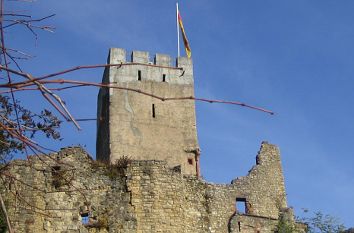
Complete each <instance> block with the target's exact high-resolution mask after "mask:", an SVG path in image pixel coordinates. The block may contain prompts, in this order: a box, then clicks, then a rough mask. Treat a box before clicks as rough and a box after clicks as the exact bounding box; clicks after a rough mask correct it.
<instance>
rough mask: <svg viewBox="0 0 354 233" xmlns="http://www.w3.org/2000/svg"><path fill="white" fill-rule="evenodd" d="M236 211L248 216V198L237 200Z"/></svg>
mask: <svg viewBox="0 0 354 233" xmlns="http://www.w3.org/2000/svg"><path fill="white" fill-rule="evenodd" d="M236 211H237V213H238V214H247V206H246V198H240V197H238V198H236Z"/></svg>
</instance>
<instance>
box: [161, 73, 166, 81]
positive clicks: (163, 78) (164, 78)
mask: <svg viewBox="0 0 354 233" xmlns="http://www.w3.org/2000/svg"><path fill="white" fill-rule="evenodd" d="M162 82H166V74H163V75H162Z"/></svg>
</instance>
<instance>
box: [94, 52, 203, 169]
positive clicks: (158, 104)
mask: <svg viewBox="0 0 354 233" xmlns="http://www.w3.org/2000/svg"><path fill="white" fill-rule="evenodd" d="M108 60H109V64H120V63H122V64H124V65H122V66H119V67H110V68H107V69H106V71H105V74H104V78H103V81H104V82H105V83H115V84H116V85H118V86H120V87H125V88H132V89H136V90H141V91H143V92H146V93H149V94H152V95H156V96H159V97H164V98H169V97H190V96H194V85H193V82H194V81H193V67H192V61H191V60H190V59H187V58H183V57H180V58H178V59H177V66H171V64H170V63H171V58H170V57H169V56H168V55H162V54H157V55H156V56H155V59H154V62H150V60H149V54H148V52H141V51H133V53H132V58H131V62H127V61H126V52H125V50H123V49H117V48H112V49H111V50H110V55H109V59H108ZM107 93H109V94H108V95H107ZM106 96H108V98H106ZM107 101H108V102H107ZM98 106H99V111H98V119H100V121H101V122H104V123H99V124H98V125H99V127H98V143H97V158H98V159H99V160H106V159H107V158H108V157H109V160H110V161H112V162H114V161H115V160H116V159H118V158H120V157H121V156H123V155H124V156H130V157H131V158H133V159H137V160H153V159H155V160H164V161H167V163H168V165H169V166H170V167H174V166H179V165H180V166H181V169H182V172H183V173H184V174H194V175H195V174H196V173H197V166H196V165H197V164H196V163H197V161H196V153H195V152H196V151H197V149H199V146H198V141H197V131H196V117H195V106H194V100H178V101H161V100H158V99H156V98H153V97H150V96H146V95H142V94H140V93H137V92H132V91H126V90H117V89H110V90H109V91H107V89H106V88H102V89H101V91H100V95H99V99H98ZM106 108H109V111H106V110H105V109H106ZM105 124H108V128H109V129H108V132H106V131H107V125H105ZM108 148H109V149H108ZM109 150H110V151H109Z"/></svg>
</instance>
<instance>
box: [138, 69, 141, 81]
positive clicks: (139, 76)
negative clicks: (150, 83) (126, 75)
mask: <svg viewBox="0 0 354 233" xmlns="http://www.w3.org/2000/svg"><path fill="white" fill-rule="evenodd" d="M138 81H141V70H138Z"/></svg>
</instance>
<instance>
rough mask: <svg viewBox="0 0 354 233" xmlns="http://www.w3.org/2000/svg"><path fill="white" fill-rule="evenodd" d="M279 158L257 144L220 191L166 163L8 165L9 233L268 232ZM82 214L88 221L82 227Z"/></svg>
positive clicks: (65, 160) (66, 156) (276, 200)
mask: <svg viewBox="0 0 354 233" xmlns="http://www.w3.org/2000/svg"><path fill="white" fill-rule="evenodd" d="M279 156H280V155H279V151H278V149H277V148H276V147H275V146H273V145H270V144H268V143H262V146H261V149H260V151H259V153H258V155H257V158H256V165H255V166H254V167H253V168H252V169H251V170H250V172H249V174H248V175H247V176H245V177H241V178H238V179H235V180H233V181H232V183H231V184H228V185H226V184H212V183H208V182H206V181H204V180H201V179H198V178H197V177H195V176H187V175H184V174H182V173H181V171H180V170H178V169H171V168H170V167H169V165H168V164H167V163H166V162H165V161H156V160H149V161H134V160H133V161H129V160H126V161H123V162H128V163H122V161H120V165H119V166H108V165H104V164H101V163H98V162H97V161H93V160H92V159H91V158H90V156H89V155H87V154H86V152H85V151H83V150H82V149H81V148H67V149H63V150H61V151H60V152H58V153H55V154H52V155H50V156H33V157H30V158H29V160H18V161H14V162H13V163H11V165H10V166H9V167H8V168H7V171H6V173H4V175H3V176H2V178H3V181H5V183H4V186H3V187H4V189H2V192H3V193H4V194H5V195H4V196H5V197H6V202H7V205H8V209H9V213H10V218H11V221H12V224H13V225H14V228H15V229H16V232H36V233H41V232H61V233H69V232H128V233H129V232H134V233H143V232H144V233H145V232H146V233H147V232H176V233H177V232H178V233H179V232H190V233H197V232H201V233H202V232H215V233H222V232H262V233H263V232H273V231H274V229H275V226H276V224H277V219H278V216H279V213H280V212H279V210H280V209H284V208H286V207H287V206H286V198H285V188H284V181H283V175H282V171H281V164H280V157H279ZM236 200H242V201H244V204H245V206H246V212H245V213H241V212H240V210H236V208H235V206H236V205H235V202H236ZM86 210H89V212H90V214H91V216H92V219H90V223H89V224H88V225H86V226H84V225H83V223H82V214H83V213H84V212H85V211H86Z"/></svg>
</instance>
